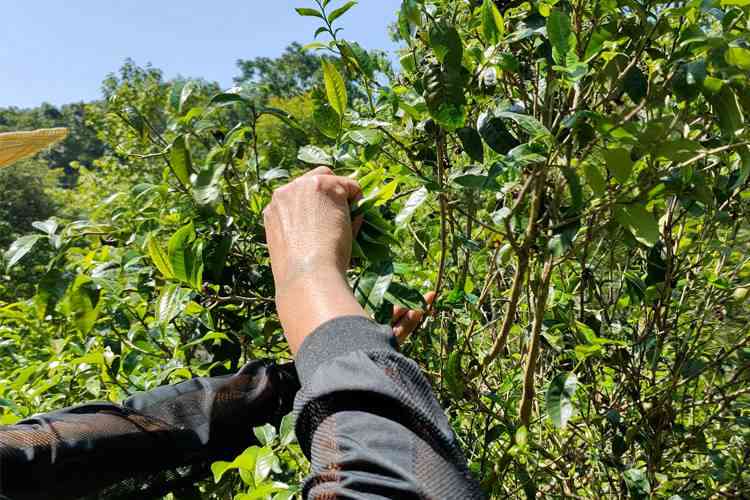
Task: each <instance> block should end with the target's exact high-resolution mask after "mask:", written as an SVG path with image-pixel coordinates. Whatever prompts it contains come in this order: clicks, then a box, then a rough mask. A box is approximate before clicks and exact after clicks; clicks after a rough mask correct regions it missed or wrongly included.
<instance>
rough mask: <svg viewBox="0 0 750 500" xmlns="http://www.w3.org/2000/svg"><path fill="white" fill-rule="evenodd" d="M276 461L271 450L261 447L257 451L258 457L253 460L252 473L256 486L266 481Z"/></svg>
mask: <svg viewBox="0 0 750 500" xmlns="http://www.w3.org/2000/svg"><path fill="white" fill-rule="evenodd" d="M278 460H279V459H278V458H277V457H276V454H275V453H274V452H273V450H272V449H270V448H265V447H263V448H261V449H260V450H258V456H257V458H256V459H255V470H254V471H253V479H255V484H256V485H259V484H260V483H262V482H263V481H265V480H266V478H267V477H268V475H269V474H270V473H271V469H272V468H273V467H274V464H275V463H276V462H278Z"/></svg>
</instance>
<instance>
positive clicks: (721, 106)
mask: <svg viewBox="0 0 750 500" xmlns="http://www.w3.org/2000/svg"><path fill="white" fill-rule="evenodd" d="M711 104H713V106H714V113H715V114H716V117H717V118H718V120H719V126H720V128H721V133H722V134H723V135H724V136H725V137H733V136H734V133H735V132H737V131H738V130H739V129H741V128H742V127H744V126H745V121H744V117H743V116H742V109H741V108H740V103H739V101H738V100H737V96H736V95H735V93H734V91H732V89H731V87H730V86H729V85H724V86H722V88H721V91H719V93H718V94H717V95H715V96H713V97H712V98H711Z"/></svg>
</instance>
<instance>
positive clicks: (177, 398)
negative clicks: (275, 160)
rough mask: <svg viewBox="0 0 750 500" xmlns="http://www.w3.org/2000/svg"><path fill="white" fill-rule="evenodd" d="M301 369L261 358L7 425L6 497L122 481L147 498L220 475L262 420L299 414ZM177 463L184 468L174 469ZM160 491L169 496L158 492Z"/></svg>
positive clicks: (2, 484) (66, 492)
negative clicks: (215, 469) (224, 371)
mask: <svg viewBox="0 0 750 500" xmlns="http://www.w3.org/2000/svg"><path fill="white" fill-rule="evenodd" d="M297 388H298V382H297V380H296V376H295V374H294V369H293V368H292V367H291V366H290V365H287V366H277V365H273V364H271V363H268V362H263V361H255V362H252V363H250V364H248V365H246V366H245V368H243V370H242V371H241V372H240V373H239V374H237V375H233V376H231V377H217V378H201V379H194V380H189V381H186V382H183V383H180V384H176V385H171V386H163V387H159V388H157V389H154V390H152V391H149V392H144V393H138V394H136V395H134V396H133V397H131V398H129V399H128V400H126V401H124V402H123V404H122V405H114V404H111V403H92V404H87V405H81V406H77V407H73V408H67V409H64V410H60V411H56V412H53V413H48V414H44V415H38V416H36V417H33V418H30V419H27V420H24V421H22V422H19V423H18V424H17V425H12V426H6V427H0V498H3V495H5V496H6V497H8V498H11V499H13V500H33V499H46V498H57V499H66V498H79V497H81V496H84V495H88V494H93V493H99V492H101V491H102V490H104V489H107V491H109V488H115V489H116V491H117V493H118V494H120V495H121V497H126V496H128V495H126V493H128V492H130V489H132V488H136V489H137V491H135V490H134V491H132V496H133V497H139V498H146V497H147V493H153V494H154V495H156V494H157V493H158V492H160V491H162V490H164V493H166V492H167V491H168V490H169V486H170V484H171V482H173V481H174V482H181V483H185V482H188V483H189V482H190V481H192V480H198V479H201V478H202V477H203V476H205V475H206V474H208V473H209V472H210V470H209V465H210V464H211V462H213V461H214V460H219V459H222V460H231V459H232V458H234V456H235V455H237V454H239V453H240V452H241V451H242V450H243V449H244V448H245V447H247V446H250V445H251V444H253V442H254V439H255V438H254V437H253V434H252V432H251V429H252V427H254V426H260V425H263V424H266V423H277V422H278V421H279V420H280V419H281V417H282V416H283V415H285V414H286V413H288V412H289V411H291V406H292V404H291V403H292V399H293V397H294V394H295V392H296V390H297ZM177 467H180V468H181V472H180V473H179V474H177V473H174V471H175V469H176V468H177ZM158 496H159V497H160V496H161V495H158Z"/></svg>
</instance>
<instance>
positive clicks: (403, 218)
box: [395, 187, 428, 227]
mask: <svg viewBox="0 0 750 500" xmlns="http://www.w3.org/2000/svg"><path fill="white" fill-rule="evenodd" d="M427 195H428V192H427V188H426V187H421V188H419V189H417V190H416V191H414V192H413V193H412V194H411V195H410V196H409V198H408V199H407V200H406V203H405V204H404V207H403V208H402V209H401V211H400V212H399V213H398V215H396V220H395V222H396V226H398V227H403V226H404V225H405V224H407V223H408V222H409V220H410V219H411V218H412V216H413V215H414V212H415V211H416V210H417V208H419V206H420V205H422V203H424V201H425V200H426V199H427Z"/></svg>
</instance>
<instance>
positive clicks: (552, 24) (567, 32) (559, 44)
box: [547, 8, 576, 66]
mask: <svg viewBox="0 0 750 500" xmlns="http://www.w3.org/2000/svg"><path fill="white" fill-rule="evenodd" d="M547 36H548V37H549V41H550V43H551V44H552V57H553V59H554V60H555V62H556V63H557V64H559V65H560V66H567V57H568V54H569V53H571V52H573V51H575V48H576V37H575V34H574V33H573V30H572V28H571V23H570V16H568V14H567V13H565V12H563V11H562V10H560V9H559V8H554V9H552V10H551V11H550V14H549V17H548V18H547Z"/></svg>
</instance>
